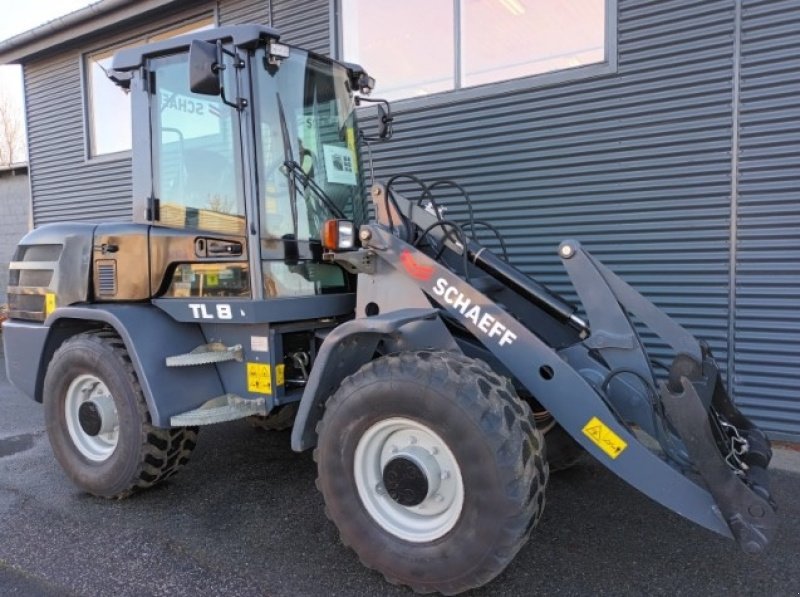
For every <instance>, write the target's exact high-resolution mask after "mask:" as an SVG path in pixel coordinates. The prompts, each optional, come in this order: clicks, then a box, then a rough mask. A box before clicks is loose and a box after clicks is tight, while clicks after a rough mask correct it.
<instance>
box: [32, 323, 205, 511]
mask: <svg viewBox="0 0 800 597" xmlns="http://www.w3.org/2000/svg"><path fill="white" fill-rule="evenodd" d="M43 401H44V415H45V423H46V425H47V434H48V437H49V439H50V445H51V446H52V447H53V453H54V454H55V457H56V459H57V460H58V462H59V464H61V467H62V468H63V469H64V471H65V472H66V473H67V475H68V476H69V478H70V479H71V480H72V482H73V483H74V484H75V485H77V486H78V487H79V488H81V489H82V490H84V491H86V492H88V493H91V494H93V495H96V496H100V497H105V498H117V499H121V498H124V497H127V496H129V495H130V494H131V493H133V492H134V491H136V490H139V489H145V488H148V487H152V486H154V485H156V484H158V483H160V482H161V481H163V480H165V479H168V478H169V477H171V476H173V475H174V474H175V473H177V472H178V470H179V469H180V468H182V467H183V466H184V465H185V464H186V463H187V462H188V461H189V457H190V456H191V454H192V451H193V450H194V447H195V445H196V443H197V434H198V429H197V428H196V427H179V428H173V429H161V428H157V427H154V426H153V425H152V422H151V419H150V413H149V411H148V410H147V404H146V402H145V399H144V395H143V394H142V389H141V387H140V385H139V381H138V379H137V377H136V372H135V371H134V369H133V365H132V364H131V360H130V357H129V356H128V352H127V350H126V349H125V345H124V344H123V342H122V340H121V339H120V338H119V337H118V336H116V334H114V333H113V332H108V331H95V332H88V333H84V334H79V335H77V336H74V337H72V338H70V339H69V340H67V341H66V342H64V344H62V345H61V347H60V348H59V349H58V350H57V351H56V353H55V354H54V355H53V359H52V360H51V361H50V364H49V366H48V368H47V373H46V375H45V380H44V400H43Z"/></svg>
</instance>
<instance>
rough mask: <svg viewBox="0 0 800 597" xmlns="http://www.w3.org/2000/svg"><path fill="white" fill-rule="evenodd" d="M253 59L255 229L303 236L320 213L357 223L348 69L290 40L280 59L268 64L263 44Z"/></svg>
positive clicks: (310, 233)
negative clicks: (286, 53)
mask: <svg viewBox="0 0 800 597" xmlns="http://www.w3.org/2000/svg"><path fill="white" fill-rule="evenodd" d="M256 59H257V60H256V68H255V69H254V73H255V79H256V81H255V85H256V87H257V97H258V98H259V110H258V123H257V127H258V128H257V130H256V136H257V137H258V144H259V155H260V156H261V157H260V159H259V169H260V171H259V181H260V201H261V230H262V236H263V237H264V238H265V240H267V239H276V240H277V239H283V240H286V239H294V240H297V241H308V240H311V239H318V238H319V231H320V228H321V226H322V223H323V222H324V221H325V220H327V219H330V218H341V217H345V218H347V219H351V220H353V221H355V223H356V224H357V225H358V224H360V223H362V222H363V221H364V219H365V201H364V195H363V187H362V182H361V181H362V177H361V172H360V164H359V162H358V151H357V148H356V143H357V137H356V135H357V129H356V121H355V109H354V105H353V100H352V97H351V96H350V93H349V81H348V76H347V71H346V70H345V69H344V68H343V67H342V66H340V65H337V64H332V63H330V62H328V61H324V60H321V59H319V58H316V57H314V56H312V55H309V54H308V53H307V52H305V51H302V50H298V49H295V48H292V50H291V54H290V56H289V58H287V59H286V60H283V61H282V62H281V64H280V66H275V65H272V64H269V61H268V59H267V52H266V49H263V48H262V49H260V50H259V51H258V53H257V55H256Z"/></svg>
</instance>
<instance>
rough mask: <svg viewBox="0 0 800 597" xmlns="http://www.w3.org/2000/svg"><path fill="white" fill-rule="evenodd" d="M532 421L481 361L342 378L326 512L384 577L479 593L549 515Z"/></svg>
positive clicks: (413, 362) (323, 484)
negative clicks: (476, 589)
mask: <svg viewBox="0 0 800 597" xmlns="http://www.w3.org/2000/svg"><path fill="white" fill-rule="evenodd" d="M531 421H532V419H531V415H530V410H529V408H528V406H527V405H526V404H525V403H524V402H522V401H521V400H520V399H519V398H518V397H517V395H516V393H515V392H514V389H513V387H512V386H511V384H509V383H507V382H506V381H505V380H504V379H503V378H501V377H499V376H497V375H495V374H494V373H493V372H492V371H491V370H490V369H488V367H487V366H486V364H485V363H482V362H480V361H474V360H472V359H467V358H466V357H464V356H462V355H455V354H451V353H447V352H427V351H422V352H413V353H401V354H398V355H392V356H387V357H382V358H379V359H377V360H375V361H373V362H371V363H368V364H367V365H365V366H364V367H362V368H361V369H360V370H359V371H358V372H356V373H355V374H354V375H351V376H350V377H348V378H347V379H345V380H344V381H343V382H342V384H341V386H340V388H339V390H338V391H337V392H336V393H335V394H334V396H333V397H332V398H331V399H330V400H329V401H328V403H327V405H326V411H325V414H324V416H323V419H322V421H321V422H320V424H319V427H318V435H319V437H318V447H317V449H316V450H315V452H314V457H315V459H316V460H317V465H318V472H319V477H318V479H317V487H318V488H319V489H320V491H321V492H322V494H323V497H324V499H325V504H326V514H327V515H328V517H329V518H330V519H331V520H332V521H333V522H334V524H335V525H336V526H337V527H338V529H339V532H340V536H341V539H342V541H343V542H344V543H345V545H348V546H349V547H351V548H352V549H353V550H354V551H355V552H356V554H357V555H358V556H359V558H360V559H361V561H362V563H363V564H364V565H366V566H367V567H369V568H373V569H375V570H378V571H379V572H381V573H382V574H383V575H384V576H385V577H386V579H387V580H388V581H389V582H392V583H394V584H402V585H407V586H410V587H411V588H412V589H413V590H414V591H416V592H419V593H430V592H433V591H439V592H441V593H444V594H448V595H452V594H456V593H460V592H462V591H465V590H468V589H471V588H475V587H479V586H482V585H484V584H485V583H487V582H489V581H490V580H491V579H493V578H494V577H495V576H497V575H498V574H500V572H502V571H503V570H504V569H505V567H506V566H507V565H508V564H509V563H510V562H511V560H512V559H513V558H514V556H515V555H516V554H517V552H518V551H519V550H520V548H521V547H522V546H523V545H524V544H525V542H526V541H527V540H528V537H529V536H530V533H531V530H532V529H533V528H534V527H535V526H536V524H537V522H538V520H539V517H540V516H541V513H542V510H543V508H544V504H545V496H544V492H545V487H546V485H547V479H548V467H547V460H546V459H545V457H544V454H543V449H544V442H543V440H542V437H541V434H540V433H539V431H538V430H537V429H536V428H535V426H534V425H532V423H531ZM400 461H403V462H400ZM376 480H377V482H376Z"/></svg>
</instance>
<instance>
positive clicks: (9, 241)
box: [0, 167, 30, 304]
mask: <svg viewBox="0 0 800 597" xmlns="http://www.w3.org/2000/svg"><path fill="white" fill-rule="evenodd" d="M29 207H30V187H29V183H28V169H27V168H26V167H21V168H16V169H12V170H5V169H3V170H0V304H4V303H5V302H6V288H7V287H8V264H9V262H10V261H11V259H12V257H13V256H14V249H15V248H16V246H17V243H18V242H19V239H20V238H22V237H23V236H24V235H25V233H26V232H28V211H29Z"/></svg>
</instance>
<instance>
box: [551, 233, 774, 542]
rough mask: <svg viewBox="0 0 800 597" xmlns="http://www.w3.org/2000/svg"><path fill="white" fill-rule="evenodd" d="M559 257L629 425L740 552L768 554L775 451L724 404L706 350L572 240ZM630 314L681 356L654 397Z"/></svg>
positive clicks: (609, 394)
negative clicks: (685, 481) (691, 489)
mask: <svg viewBox="0 0 800 597" xmlns="http://www.w3.org/2000/svg"><path fill="white" fill-rule="evenodd" d="M560 254H561V257H562V259H563V261H564V265H565V267H566V268H567V271H568V272H569V274H570V277H571V279H572V282H573V284H574V285H575V287H576V289H577V290H578V294H579V295H580V297H581V300H582V301H583V303H584V306H585V307H586V311H587V314H588V316H589V320H590V323H591V328H590V330H591V331H590V335H589V337H588V338H587V339H586V340H585V341H584V344H585V345H586V346H587V347H588V348H590V350H593V351H594V352H595V354H596V355H598V356H599V357H600V358H601V359H602V360H603V361H605V362H606V363H607V364H608V365H609V367H610V369H611V371H610V373H609V374H607V375H606V382H604V383H603V384H602V386H601V389H603V390H604V394H605V396H604V398H605V399H606V400H607V401H608V402H609V403H610V404H611V405H612V406H613V407H614V408H615V410H616V411H617V413H619V414H620V415H621V416H622V417H623V419H625V420H626V422H628V423H630V424H632V425H637V426H638V427H639V428H640V429H641V430H643V431H645V432H646V433H647V434H649V435H651V436H652V437H653V438H655V439H656V440H657V441H658V443H659V445H660V448H661V450H663V455H664V458H665V460H666V461H667V462H668V463H670V464H671V465H673V466H674V467H676V468H678V469H680V470H682V471H683V472H684V474H685V475H686V476H688V477H696V478H697V479H696V480H697V481H698V483H700V484H702V485H704V486H705V487H706V489H707V490H708V492H709V493H710V494H711V496H712V497H713V499H714V502H715V506H714V508H715V509H716V510H717V511H718V513H719V515H720V516H721V517H722V519H723V520H724V521H725V523H726V525H727V526H728V528H729V530H730V532H731V534H732V535H733V537H734V538H735V539H736V540H737V542H738V543H739V545H740V546H741V547H742V549H743V550H744V551H746V552H748V553H760V552H761V551H763V550H764V548H765V547H766V546H767V544H768V543H769V541H770V539H771V536H772V534H773V531H774V528H775V525H776V515H775V511H776V505H775V502H774V501H773V499H772V497H771V495H770V490H769V478H768V474H767V467H768V465H769V462H770V459H771V457H772V450H771V448H770V443H769V440H768V439H767V437H766V435H765V434H764V432H763V431H761V430H760V429H759V428H758V427H756V426H755V425H754V424H753V423H752V422H751V421H750V420H749V419H748V418H747V417H746V416H744V415H743V414H742V413H741V412H740V411H739V410H738V409H737V408H736V406H735V405H734V404H733V402H732V400H731V399H730V397H729V396H728V393H727V391H726V390H725V385H724V383H723V381H722V377H721V375H720V372H719V368H718V367H717V364H716V362H715V360H714V357H713V355H712V354H711V349H710V348H709V346H708V345H707V344H706V343H705V342H701V341H698V340H697V339H695V338H694V337H693V336H692V335H691V334H689V333H688V332H687V331H686V330H684V329H683V328H682V327H681V326H679V325H678V324H677V323H676V322H674V321H673V320H672V319H670V318H669V317H668V316H667V315H666V314H664V313H663V312H662V311H660V310H658V309H657V308H656V307H655V306H654V305H653V304H652V303H650V302H649V301H647V299H645V298H644V297H643V296H641V295H640V294H639V293H638V292H636V291H635V290H634V289H633V288H631V287H630V286H629V285H628V284H626V283H625V282H624V281H622V280H621V279H620V278H619V277H617V276H616V275H615V274H614V273H613V272H611V271H610V270H609V269H608V268H606V267H605V266H603V265H602V264H601V263H599V262H598V261H596V260H595V259H593V258H592V257H591V255H589V254H588V253H587V252H586V251H584V250H583V249H582V248H581V247H580V244H578V243H577V242H576V241H567V242H565V243H563V244H562V245H561V248H560ZM629 313H632V314H634V315H636V316H637V317H638V318H639V320H640V321H641V322H642V323H643V324H644V325H645V326H646V327H648V328H649V329H650V330H651V331H653V332H655V333H656V335H658V336H659V337H660V338H661V339H663V340H665V341H666V342H667V344H669V345H670V346H671V347H672V348H673V349H674V350H675V352H676V353H677V356H676V357H675V358H674V360H673V361H672V364H671V366H670V367H669V370H668V375H667V378H666V379H664V380H662V381H660V382H658V392H655V391H653V390H654V387H653V386H654V385H655V384H651V380H655V379H656V377H655V376H654V375H653V372H652V369H651V362H652V361H651V359H650V358H649V357H648V355H647V353H646V351H645V348H644V345H643V343H642V341H641V340H640V338H639V336H638V334H637V332H636V328H635V327H634V325H633V324H632V322H631V320H630V318H629V315H628V314H629ZM615 372H620V373H627V374H632V375H633V376H634V377H635V378H637V379H636V380H635V381H634V382H633V383H631V382H630V380H629V381H628V382H627V383H619V384H617V385H616V386H614V385H613V384H609V383H607V380H608V379H609V375H610V376H612V377H613V375H614V374H615ZM637 394H638V395H639V396H640V397H639V398H637ZM642 395H644V396H645V398H646V399H645V400H643V399H642V398H641V396H642Z"/></svg>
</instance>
